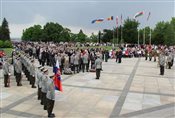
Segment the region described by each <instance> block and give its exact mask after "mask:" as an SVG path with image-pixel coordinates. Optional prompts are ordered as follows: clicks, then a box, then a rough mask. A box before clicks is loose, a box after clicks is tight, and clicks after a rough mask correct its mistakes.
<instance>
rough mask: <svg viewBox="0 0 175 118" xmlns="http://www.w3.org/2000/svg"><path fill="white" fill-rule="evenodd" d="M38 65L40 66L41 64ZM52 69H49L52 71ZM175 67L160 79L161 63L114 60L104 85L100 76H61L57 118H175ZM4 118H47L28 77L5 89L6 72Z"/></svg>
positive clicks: (103, 75)
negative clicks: (97, 78)
mask: <svg viewBox="0 0 175 118" xmlns="http://www.w3.org/2000/svg"><path fill="white" fill-rule="evenodd" d="M36 65H37V64H36ZM51 70H52V69H51V68H50V71H51ZM174 80H175V66H174V67H173V68H172V69H171V70H169V69H166V70H165V75H164V76H160V75H159V68H158V67H157V62H150V61H145V60H144V58H139V59H138V58H130V59H128V58H126V59H123V62H122V63H121V64H118V63H115V60H109V62H107V63H106V62H103V71H102V73H101V78H100V80H96V79H95V73H87V72H85V73H82V72H80V73H79V74H75V75H62V84H63V93H60V92H56V102H55V107H54V113H55V115H56V118H108V117H110V118H116V117H133V118H150V117H154V118H155V117H159V118H160V117H162V118H174V117H175V81H174ZM0 81H1V83H0V84H1V106H0V108H1V114H0V115H1V117H2V118H26V117H30V118H41V117H42V118H46V117H47V112H46V111H44V110H43V106H41V105H40V101H38V100H37V96H36V92H37V89H32V88H31V86H30V85H29V82H28V81H27V80H26V78H23V81H22V84H23V86H22V87H17V86H16V82H15V80H14V78H12V80H11V87H10V88H4V87H3V78H2V70H1V79H0Z"/></svg>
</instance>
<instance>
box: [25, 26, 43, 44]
mask: <svg viewBox="0 0 175 118" xmlns="http://www.w3.org/2000/svg"><path fill="white" fill-rule="evenodd" d="M22 40H24V41H41V40H42V27H41V25H34V26H33V27H29V28H27V29H26V30H24V31H23V35H22Z"/></svg>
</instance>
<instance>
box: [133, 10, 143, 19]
mask: <svg viewBox="0 0 175 118" xmlns="http://www.w3.org/2000/svg"><path fill="white" fill-rule="evenodd" d="M143 14H144V12H143V11H141V12H137V13H136V14H135V15H134V19H136V18H137V17H139V16H142V15H143Z"/></svg>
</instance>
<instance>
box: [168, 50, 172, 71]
mask: <svg viewBox="0 0 175 118" xmlns="http://www.w3.org/2000/svg"><path fill="white" fill-rule="evenodd" d="M172 58H173V57H172V54H171V53H169V54H168V57H167V62H168V69H171V65H172V64H171V63H172Z"/></svg>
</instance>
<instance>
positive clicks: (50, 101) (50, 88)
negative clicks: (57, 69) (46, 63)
mask: <svg viewBox="0 0 175 118" xmlns="http://www.w3.org/2000/svg"><path fill="white" fill-rule="evenodd" d="M46 98H47V112H48V117H55V114H54V113H52V111H53V107H54V103H55V86H54V82H53V76H51V77H50V79H48V81H47V94H46Z"/></svg>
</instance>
